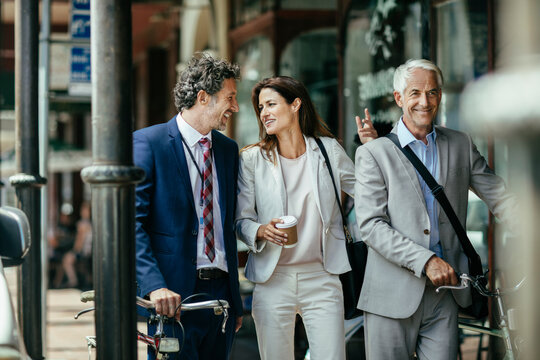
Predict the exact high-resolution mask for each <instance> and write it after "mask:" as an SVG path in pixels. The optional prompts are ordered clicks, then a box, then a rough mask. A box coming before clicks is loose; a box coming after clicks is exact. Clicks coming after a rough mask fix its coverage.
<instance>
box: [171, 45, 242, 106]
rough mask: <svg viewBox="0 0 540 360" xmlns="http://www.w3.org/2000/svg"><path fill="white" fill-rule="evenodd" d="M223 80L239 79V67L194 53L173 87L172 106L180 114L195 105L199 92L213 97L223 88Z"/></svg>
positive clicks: (206, 55) (203, 54)
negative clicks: (201, 91)
mask: <svg viewBox="0 0 540 360" xmlns="http://www.w3.org/2000/svg"><path fill="white" fill-rule="evenodd" d="M225 79H235V80H238V79H240V67H239V66H238V65H237V64H231V63H229V62H228V61H226V60H223V59H214V58H213V57H212V56H210V55H208V54H205V53H196V54H195V55H194V56H193V57H192V58H191V60H190V61H189V63H188V64H187V67H186V69H185V70H184V71H182V73H181V74H180V78H179V80H178V83H176V86H175V87H174V105H175V106H176V109H177V110H178V111H179V112H181V111H182V110H184V109H189V108H191V107H192V106H193V105H195V101H196V100H197V94H198V93H199V91H200V90H204V91H206V92H207V93H208V94H209V95H214V94H216V93H217V92H219V91H220V90H221V89H222V88H223V82H224V81H225Z"/></svg>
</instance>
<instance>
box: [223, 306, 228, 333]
mask: <svg viewBox="0 0 540 360" xmlns="http://www.w3.org/2000/svg"><path fill="white" fill-rule="evenodd" d="M228 319H229V310H228V309H227V308H225V307H224V308H223V325H221V332H222V333H223V334H225V327H226V326H227V320H228Z"/></svg>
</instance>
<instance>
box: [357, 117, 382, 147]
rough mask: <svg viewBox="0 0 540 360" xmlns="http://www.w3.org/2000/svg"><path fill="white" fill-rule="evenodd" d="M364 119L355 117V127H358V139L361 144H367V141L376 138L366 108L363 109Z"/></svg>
mask: <svg viewBox="0 0 540 360" xmlns="http://www.w3.org/2000/svg"><path fill="white" fill-rule="evenodd" d="M364 114H365V115H366V117H365V118H363V119H360V116H356V117H355V120H356V126H357V127H358V137H359V138H360V142H361V143H362V144H365V143H367V142H368V141H371V140H375V139H376V138H378V137H379V136H378V134H377V130H375V128H374V127H373V123H372V122H371V115H370V114H369V110H368V108H365V109H364Z"/></svg>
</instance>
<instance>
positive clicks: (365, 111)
mask: <svg viewBox="0 0 540 360" xmlns="http://www.w3.org/2000/svg"><path fill="white" fill-rule="evenodd" d="M364 114H365V115H366V120H368V121H370V122H371V115H370V114H369V110H368V108H365V109H364Z"/></svg>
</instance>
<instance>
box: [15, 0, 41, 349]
mask: <svg viewBox="0 0 540 360" xmlns="http://www.w3.org/2000/svg"><path fill="white" fill-rule="evenodd" d="M38 5H39V3H38V2H37V1H34V0H16V1H15V134H16V143H15V159H16V166H17V174H16V175H13V176H12V177H10V182H11V185H12V186H14V187H15V190H16V195H17V202H18V204H17V205H18V207H19V208H21V209H22V210H23V211H24V212H25V213H26V215H27V216H28V220H29V221H30V231H31V234H32V239H33V241H32V245H31V247H30V251H29V253H28V255H27V256H26V260H25V262H24V263H23V264H22V265H21V268H20V271H19V272H18V283H19V293H18V312H19V322H20V325H21V330H22V333H23V337H24V341H25V345H26V350H27V351H28V355H29V356H30V357H31V358H32V359H43V350H44V346H43V345H44V342H43V328H42V324H43V313H42V305H41V304H42V302H43V298H42V293H43V292H42V286H43V285H42V282H41V279H42V270H41V269H42V264H41V239H40V237H41V236H40V234H41V227H40V186H42V185H43V184H45V179H43V178H42V177H41V176H40V175H39V156H38V155H39V151H38V123H37V120H38V116H37V115H38V102H37V100H38V72H37V70H38V31H39V21H38V14H39V13H38V11H39V9H38Z"/></svg>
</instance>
